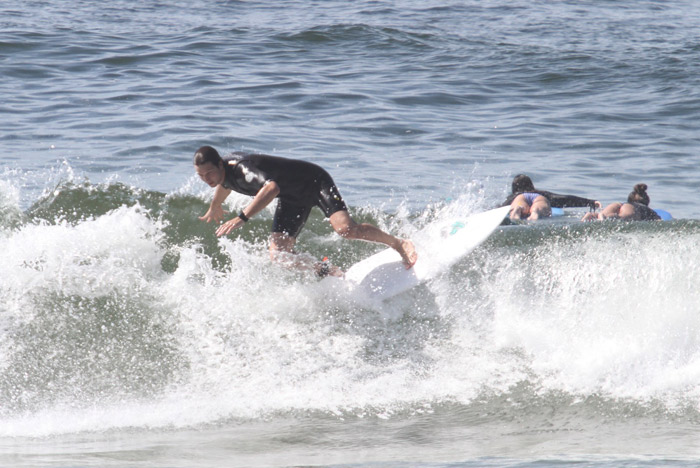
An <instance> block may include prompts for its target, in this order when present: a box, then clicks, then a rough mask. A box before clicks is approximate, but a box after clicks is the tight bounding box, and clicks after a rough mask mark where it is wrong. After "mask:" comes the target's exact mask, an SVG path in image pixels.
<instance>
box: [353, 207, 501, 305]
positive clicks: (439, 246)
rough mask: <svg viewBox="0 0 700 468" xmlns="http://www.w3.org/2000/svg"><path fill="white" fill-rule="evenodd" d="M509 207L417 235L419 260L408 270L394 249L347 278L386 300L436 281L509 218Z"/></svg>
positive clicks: (430, 227) (358, 267)
mask: <svg viewBox="0 0 700 468" xmlns="http://www.w3.org/2000/svg"><path fill="white" fill-rule="evenodd" d="M509 211H510V207H509V206H504V207H501V208H496V209H495V210H490V211H486V212H483V213H478V214H475V215H472V216H469V217H468V218H464V219H453V220H451V221H438V222H435V223H432V224H430V225H428V226H427V227H425V228H424V229H422V230H421V231H419V232H418V233H416V234H415V235H414V236H413V237H412V238H411V240H412V241H413V243H414V244H415V246H416V251H417V252H418V261H417V262H416V264H415V265H413V267H412V268H410V269H408V270H407V269H406V267H405V266H404V264H403V262H402V261H401V256H400V255H399V254H398V252H396V251H395V250H394V249H386V250H383V251H381V252H379V253H377V254H375V255H372V256H371V257H369V258H366V259H365V260H362V261H361V262H359V263H356V264H355V265H353V266H352V267H350V269H349V270H348V271H347V272H346V273H345V279H346V280H348V281H350V282H352V284H353V286H354V287H355V288H357V289H359V290H361V292H363V293H364V294H366V295H367V296H368V297H370V298H375V299H387V298H390V297H392V296H395V295H397V294H399V293H402V292H404V291H407V290H409V289H411V288H412V287H414V286H417V285H418V284H420V283H422V282H424V281H427V280H429V279H431V278H434V277H435V276H437V275H438V274H439V273H441V272H443V271H445V270H447V269H448V268H449V267H450V266H452V265H454V264H455V263H456V262H457V261H458V260H459V259H461V258H463V257H464V256H466V255H467V254H469V253H470V252H471V251H472V250H474V249H475V248H476V247H477V246H478V245H479V244H481V243H482V242H484V241H485V240H486V239H487V238H488V237H489V236H490V235H491V233H492V232H493V231H494V230H495V229H496V228H497V227H498V226H499V225H500V224H501V222H502V221H503V218H505V217H506V216H507V215H508V212H509Z"/></svg>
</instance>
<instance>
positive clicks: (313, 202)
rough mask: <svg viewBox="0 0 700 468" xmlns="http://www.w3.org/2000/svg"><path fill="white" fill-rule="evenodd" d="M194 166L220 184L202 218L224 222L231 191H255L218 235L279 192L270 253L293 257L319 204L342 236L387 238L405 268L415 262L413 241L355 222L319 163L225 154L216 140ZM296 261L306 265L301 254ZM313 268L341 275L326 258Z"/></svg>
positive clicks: (373, 239)
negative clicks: (219, 149) (215, 143)
mask: <svg viewBox="0 0 700 468" xmlns="http://www.w3.org/2000/svg"><path fill="white" fill-rule="evenodd" d="M194 167H195V171H196V172H197V174H198V175H199V177H200V178H201V179H202V180H203V181H204V182H206V183H207V184H208V185H209V186H210V187H215V188H216V191H215V192H214V199H213V200H212V201H211V204H210V206H209V210H207V212H206V213H205V214H204V216H202V217H200V219H201V220H203V221H206V222H211V221H219V222H222V220H223V218H224V210H223V208H222V204H223V202H224V200H226V198H227V197H228V196H229V194H230V193H231V191H236V192H238V193H242V194H244V195H250V196H251V197H253V200H252V201H251V203H250V204H249V205H248V206H247V207H245V208H244V209H243V210H241V212H240V213H239V214H238V216H236V217H234V218H232V219H230V220H228V221H226V222H225V223H223V224H221V225H220V226H219V227H218V228H217V230H216V235H217V236H223V235H227V234H229V233H231V231H233V230H234V229H236V228H239V227H241V226H243V224H244V223H246V222H247V221H248V220H249V219H250V218H252V217H253V216H255V215H256V214H258V213H259V212H260V211H261V210H262V209H263V208H265V207H266V206H267V205H269V204H270V203H271V202H272V201H273V200H274V199H275V198H277V199H278V200H279V201H278V203H277V209H276V210H275V215H274V219H273V223H272V233H271V235H270V256H271V258H272V259H273V260H282V261H285V260H287V259H288V258H289V257H286V258H282V257H284V255H282V254H291V253H294V245H295V243H296V238H297V236H298V235H299V232H300V231H301V229H302V227H304V224H305V223H306V220H307V219H308V217H309V213H310V212H311V208H313V207H314V206H318V207H319V208H321V210H322V211H323V213H324V214H325V215H326V217H328V218H329V219H330V223H331V226H333V229H334V230H335V232H337V233H338V234H339V235H341V236H342V237H345V238H347V239H362V240H366V241H370V242H378V243H382V244H386V245H388V246H389V247H391V248H393V249H394V250H396V251H397V252H398V253H399V254H400V255H401V258H402V260H403V262H404V265H405V266H406V268H411V267H412V266H413V265H414V264H415V263H416V260H417V253H416V250H415V247H414V245H413V242H411V241H410V240H407V239H399V238H398V237H394V236H392V235H390V234H387V233H385V232H384V231H382V230H380V229H379V228H377V227H376V226H373V225H371V224H367V223H363V224H358V223H356V222H355V221H354V220H353V219H352V218H351V217H350V214H349V213H348V208H347V206H346V205H345V202H344V201H343V199H342V197H341V196H340V192H339V191H338V188H337V187H336V185H335V182H333V179H332V178H331V176H330V175H329V174H328V172H326V171H325V170H324V169H323V168H321V167H320V166H317V165H316V164H312V163H309V162H305V161H299V160H294V159H287V158H280V157H276V156H267V155H263V154H246V153H233V154H232V155H230V156H227V157H225V158H222V157H221V156H220V155H219V153H218V152H217V151H216V150H215V149H214V148H212V147H211V146H203V147H201V148H199V149H198V150H197V151H196V152H195V154H194ZM292 263H294V265H296V266H303V265H301V264H300V263H299V261H298V260H295V261H293V262H292ZM314 269H315V271H316V273H318V274H319V275H321V276H325V275H326V274H329V273H330V274H336V275H342V272H340V270H338V269H337V268H332V269H329V267H328V266H327V265H326V264H322V263H315V264H314Z"/></svg>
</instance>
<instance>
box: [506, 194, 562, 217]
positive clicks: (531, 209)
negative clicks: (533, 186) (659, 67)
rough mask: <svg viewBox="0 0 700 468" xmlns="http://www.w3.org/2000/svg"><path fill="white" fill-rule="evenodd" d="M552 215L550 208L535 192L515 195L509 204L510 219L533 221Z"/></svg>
mask: <svg viewBox="0 0 700 468" xmlns="http://www.w3.org/2000/svg"><path fill="white" fill-rule="evenodd" d="M551 215H552V206H551V205H550V204H549V200H547V198H546V197H544V196H543V195H540V194H539V193H535V192H525V193H521V194H519V195H517V196H516V197H515V198H514V199H513V203H511V204H510V215H509V216H510V219H511V220H513V221H519V220H521V219H527V220H528V221H535V220H537V219H540V218H546V217H548V216H551Z"/></svg>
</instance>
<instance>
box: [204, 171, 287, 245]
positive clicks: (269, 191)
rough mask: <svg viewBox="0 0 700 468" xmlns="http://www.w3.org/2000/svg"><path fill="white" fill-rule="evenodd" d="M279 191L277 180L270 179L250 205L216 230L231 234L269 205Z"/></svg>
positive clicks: (221, 234)
mask: <svg viewBox="0 0 700 468" xmlns="http://www.w3.org/2000/svg"><path fill="white" fill-rule="evenodd" d="M279 193H280V188H279V186H278V185H277V184H276V183H275V182H272V181H270V182H268V183H266V184H265V185H263V187H262V188H261V189H260V190H259V191H258V193H257V194H256V195H255V197H254V198H253V201H252V202H250V205H248V206H247V207H245V208H243V209H242V210H241V212H240V213H239V214H238V216H236V217H235V218H233V219H230V220H228V221H226V222H225V223H224V224H222V225H221V226H219V229H217V230H216V235H217V236H224V235H226V234H229V233H230V232H231V231H233V230H234V229H236V228H239V227H241V226H243V224H244V223H246V222H248V219H250V218H252V217H253V216H255V215H256V214H258V213H260V212H261V211H262V210H263V209H264V208H265V207H266V206H267V205H269V204H270V203H271V202H272V200H274V199H275V197H277V195H279Z"/></svg>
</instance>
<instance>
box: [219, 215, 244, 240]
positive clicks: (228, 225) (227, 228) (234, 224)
mask: <svg viewBox="0 0 700 468" xmlns="http://www.w3.org/2000/svg"><path fill="white" fill-rule="evenodd" d="M243 224H245V221H243V220H242V219H241V218H239V217H237V216H236V217H235V218H233V219H229V220H228V221H226V222H225V223H224V224H222V225H221V226H219V227H218V229H217V230H216V235H217V236H218V237H221V236H225V235H227V234H230V233H231V231H233V230H234V229H236V228H239V227H241V226H243Z"/></svg>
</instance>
